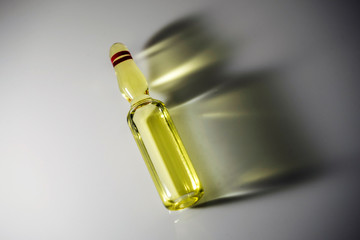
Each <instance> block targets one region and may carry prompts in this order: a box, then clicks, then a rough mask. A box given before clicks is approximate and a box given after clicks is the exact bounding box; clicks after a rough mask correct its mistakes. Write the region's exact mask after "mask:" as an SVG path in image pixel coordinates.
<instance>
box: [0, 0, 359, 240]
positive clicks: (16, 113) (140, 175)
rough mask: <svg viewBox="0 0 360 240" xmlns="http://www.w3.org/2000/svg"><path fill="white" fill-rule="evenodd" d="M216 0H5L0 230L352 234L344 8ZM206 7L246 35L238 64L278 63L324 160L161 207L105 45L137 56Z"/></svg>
mask: <svg viewBox="0 0 360 240" xmlns="http://www.w3.org/2000/svg"><path fill="white" fill-rule="evenodd" d="M215 2H216V1H205V0H199V1H188V0H186V1H160V0H159V1H151V3H150V2H149V1H145V0H139V1H131V2H129V1H127V2H125V1H93V2H88V1H2V2H1V3H0V32H1V39H0V53H1V54H0V239H4V240H8V239H16V240H23V239H24V240H25V239H37V240H39V239H54V240H55V239H77V240H78V239H88V240H90V239H356V237H355V234H359V233H358V232H357V227H356V220H359V219H358V218H359V214H358V213H359V211H358V209H359V208H358V204H357V202H358V201H357V197H358V196H359V187H358V182H359V174H358V172H359V164H358V163H357V157H358V155H357V154H358V152H359V142H360V138H359V136H360V135H359V134H358V133H359V127H358V122H360V121H359V114H358V102H359V101H358V100H359V98H358V96H357V92H358V91H357V89H358V88H357V87H358V83H357V80H358V76H359V74H360V73H359V70H358V52H359V51H358V49H356V47H357V44H358V41H357V40H358V38H359V36H358V35H356V34H355V33H354V32H355V31H354V29H357V26H358V25H357V21H356V20H357V18H354V20H353V22H352V23H353V24H348V23H349V22H351V19H352V16H354V15H353V12H352V11H350V10H351V9H352V8H351V6H347V7H346V6H345V7H344V8H341V7H337V5H336V4H335V5H334V4H329V6H327V5H326V6H327V7H324V6H322V5H320V4H314V5H313V4H311V3H310V2H311V1H309V2H307V1H305V3H302V2H301V3H300V2H297V1H294V3H291V4H290V3H288V4H285V2H282V1H274V2H272V1H239V2H230V1H229V2H228V3H226V4H225V3H224V4H221V5H220V4H215ZM295 3H296V4H295ZM339 6H340V5H339ZM208 9H209V12H210V13H211V14H214V19H215V21H216V22H218V25H219V26H217V27H218V28H219V29H222V30H223V31H224V32H223V34H228V36H231V34H233V37H234V39H235V40H234V41H235V42H236V41H238V40H239V39H238V38H240V36H242V37H243V36H244V38H243V40H244V41H245V42H247V43H248V44H246V45H244V47H243V48H240V50H241V51H240V50H239V51H240V52H241V55H237V56H238V58H237V59H236V61H235V62H234V66H232V68H233V69H234V68H236V69H237V70H238V68H237V66H240V63H241V67H239V69H242V70H251V69H258V68H260V67H262V66H272V65H273V64H278V63H281V64H279V66H286V67H285V70H286V71H284V72H285V73H286V74H288V75H287V76H291V79H293V80H294V81H292V82H291V84H289V86H288V87H289V89H292V93H293V94H294V96H295V99H297V103H298V105H299V106H300V107H299V109H301V113H302V114H300V115H301V116H305V117H304V121H305V123H306V125H307V126H308V129H310V132H312V133H313V135H312V138H313V141H314V142H315V146H316V147H317V148H318V149H320V150H321V152H322V155H323V156H324V159H325V160H324V161H325V164H324V165H325V170H324V171H323V172H322V173H321V174H319V175H317V176H315V177H314V178H313V179H311V180H308V181H301V182H299V183H298V184H296V185H289V186H287V187H285V188H280V189H277V190H276V191H275V190H274V191H271V192H267V193H264V194H257V195H254V196H251V195H250V196H249V197H244V198H241V197H237V198H233V199H232V200H231V201H222V202H217V203H215V204H211V205H210V204H209V205H208V206H204V207H198V208H194V209H188V210H184V211H181V212H174V213H173V212H172V213H170V214H169V212H168V211H167V210H166V209H165V208H164V207H163V206H162V204H161V201H160V199H159V197H158V196H157V193H156V191H155V188H154V186H153V184H152V182H151V178H150V176H149V174H148V172H147V169H146V166H145V164H144V163H143V160H142V159H141V156H140V153H139V151H138V149H137V147H136V144H135V142H134V140H133V138H132V136H131V133H130V131H129V129H128V126H127V123H126V120H125V117H126V114H127V111H128V109H129V105H128V104H127V103H126V102H125V101H124V100H123V99H122V97H121V95H120V92H119V90H118V87H117V83H116V79H115V76H114V72H113V69H112V66H111V63H110V60H109V59H108V50H109V47H110V46H111V44H112V43H113V42H117V41H122V42H124V43H126V44H127V45H128V47H129V48H130V49H131V50H132V52H133V53H134V55H136V53H139V52H140V51H141V48H142V46H143V44H144V42H145V41H146V40H147V39H148V38H150V37H151V36H152V35H153V34H154V32H156V31H157V30H158V29H160V28H161V27H163V26H165V25H166V24H167V23H168V22H171V21H173V20H175V19H177V18H180V17H183V16H185V15H187V14H189V13H192V12H194V11H199V10H205V11H207V10H208ZM214 9H216V10H217V11H214ZM349 9H350V10H349ZM353 11H355V10H353ZM324 12H325V13H326V14H325V13H324ZM296 13H297V14H298V15H296ZM320 13H324V15H322V14H320ZM332 15H333V16H334V20H331V19H332V18H331V17H329V16H332ZM292 16H293V18H291V17H292ZM299 16H300V17H299ZM347 16H350V17H349V18H347ZM296 17H299V19H300V20H301V21H300V20H299V19H298V20H299V21H295V20H294V24H292V21H289V22H290V23H289V22H287V19H288V18H290V19H296ZM341 19H345V20H341ZM349 19H350V20H349ZM340 20H341V21H340ZM342 21H344V22H342ZM295 22H296V24H295ZM226 23H229V24H226ZM342 23H343V24H342ZM311 29H314V30H313V31H312V30H311ZM319 29H322V31H320V32H319ZM300 30H301V31H302V32H301V33H304V34H306V35H303V36H304V37H303V38H302V39H301V38H300V36H301V34H299V35H296V33H298V32H299V31H300ZM235 37H238V38H235ZM299 38H300V40H297V39H299ZM304 42H306V48H303V46H304ZM293 50H294V51H293ZM237 53H238V52H236V54H237ZM310 53H313V54H314V55H312V58H311V59H308V58H307V56H308V54H310ZM294 54H295V55H296V56H304V58H300V57H299V58H295V60H296V61H292V60H294V59H293V58H292V56H294ZM302 54H303V55H302ZM299 62H300V63H301V64H299ZM283 64H284V65H283ZM317 69H321V70H319V71H318V70H317ZM316 79H317V80H318V81H314V80H316ZM339 79H341V81H340V80H339ZM294 89H296V90H294ZM309 89H310V90H309ZM304 92H306V94H307V95H306V96H304V95H303V93H304ZM308 107H311V108H308ZM304 113H305V115H304ZM233 147H234V146H233ZM224 157H226V156H224ZM205 191H206V189H205ZM357 236H358V235H357Z"/></svg>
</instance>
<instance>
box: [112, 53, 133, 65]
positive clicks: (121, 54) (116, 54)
mask: <svg viewBox="0 0 360 240" xmlns="http://www.w3.org/2000/svg"><path fill="white" fill-rule="evenodd" d="M123 55H130V56H131V54H130V53H129V51H121V52H117V53H115V54H114V55H113V56H112V57H111V62H112V63H114V60H115V59H117V58H118V57H121V56H123Z"/></svg>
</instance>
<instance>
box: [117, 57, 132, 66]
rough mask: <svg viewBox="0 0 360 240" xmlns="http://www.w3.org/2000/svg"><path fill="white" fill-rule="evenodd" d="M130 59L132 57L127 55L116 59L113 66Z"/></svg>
mask: <svg viewBox="0 0 360 240" xmlns="http://www.w3.org/2000/svg"><path fill="white" fill-rule="evenodd" d="M129 59H132V57H131V56H125V57H123V58H119V59H118V60H116V61H115V62H113V66H114V67H115V66H116V65H118V64H119V63H121V62H123V61H126V60H129Z"/></svg>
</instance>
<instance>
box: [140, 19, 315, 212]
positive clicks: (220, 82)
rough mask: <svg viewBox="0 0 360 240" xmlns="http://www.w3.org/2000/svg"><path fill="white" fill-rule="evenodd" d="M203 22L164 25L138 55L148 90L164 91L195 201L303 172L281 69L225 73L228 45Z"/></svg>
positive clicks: (235, 195)
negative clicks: (190, 169) (198, 185)
mask: <svg viewBox="0 0 360 240" xmlns="http://www.w3.org/2000/svg"><path fill="white" fill-rule="evenodd" d="M204 22H205V21H203V19H202V17H200V16H197V17H189V18H185V19H182V20H180V21H177V22H175V23H173V24H171V25H169V26H168V27H166V28H164V29H163V30H161V31H160V32H159V33H157V34H156V35H155V36H154V37H153V38H152V39H150V40H149V42H148V43H147V44H146V47H145V50H144V52H143V53H142V54H141V55H142V57H144V58H145V59H146V61H147V63H148V66H149V76H148V78H149V82H150V90H151V91H156V92H158V93H160V94H162V95H164V98H165V99H166V101H165V103H166V104H167V105H168V107H169V111H170V113H171V116H172V118H173V121H174V123H175V125H176V128H177V130H178V132H179V135H180V137H181V139H182V141H183V143H184V145H185V147H186V149H187V152H188V154H189V156H190V158H191V160H192V163H193V165H194V167H195V169H196V171H197V173H198V175H199V178H200V180H201V182H202V184H203V187H204V189H205V194H204V197H203V198H202V199H201V200H200V202H199V205H200V206H211V205H213V204H219V203H225V202H226V201H222V200H217V199H225V198H226V199H241V198H240V197H239V196H242V197H243V196H246V195H253V194H257V193H259V192H262V191H269V190H271V189H273V186H275V185H276V186H281V185H282V184H281V183H285V182H291V181H288V179H289V178H291V176H298V177H297V178H298V179H305V178H307V176H308V174H307V173H308V172H309V171H310V170H309V171H308V170H307V169H314V168H313V166H314V165H316V161H315V158H314V153H313V152H312V151H311V150H310V149H311V147H310V146H308V145H309V144H308V142H307V141H306V140H305V139H306V136H303V134H302V130H301V128H299V127H298V126H297V121H296V113H294V112H293V111H292V110H291V106H290V105H288V104H287V103H288V102H289V101H287V99H286V94H284V92H283V91H284V88H283V87H282V85H281V80H282V78H283V76H281V74H278V73H277V71H276V69H264V70H263V71H256V72H248V73H241V74H228V73H227V72H226V71H225V69H226V64H227V62H229V61H230V60H231V52H232V51H231V47H229V45H228V44H225V42H224V40H222V39H220V38H219V37H217V35H216V32H212V31H210V30H209V29H208V28H207V27H206V24H204ZM312 173H313V172H312ZM299 176H302V177H299ZM275 179H276V181H275ZM210 203H211V204H210Z"/></svg>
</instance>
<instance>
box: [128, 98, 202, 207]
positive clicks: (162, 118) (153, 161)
mask: <svg viewBox="0 0 360 240" xmlns="http://www.w3.org/2000/svg"><path fill="white" fill-rule="evenodd" d="M128 124H129V127H130V129H131V131H132V133H133V135H134V138H135V140H136V143H137V145H138V147H139V149H140V151H141V154H142V156H143V158H144V160H145V163H146V165H147V167H148V169H149V172H150V174H151V177H152V179H153V181H154V183H155V186H156V188H157V190H158V192H159V195H160V197H161V199H162V201H163V203H164V205H165V207H166V208H168V209H169V210H179V209H183V208H186V207H190V206H192V205H194V204H195V203H196V202H197V201H198V200H199V199H200V198H201V196H202V195H203V189H202V187H201V185H200V181H199V179H198V177H197V174H196V172H195V170H194V168H193V166H192V164H191V161H190V159H189V157H188V155H187V153H186V150H185V148H184V146H183V144H182V142H181V139H180V138H179V135H178V133H177V131H176V129H175V127H174V124H173V122H172V120H171V118H170V115H169V113H168V111H167V109H166V107H165V105H164V104H163V103H162V102H161V101H159V100H155V99H152V98H146V99H143V100H140V101H139V102H137V103H135V104H134V105H133V106H132V108H131V109H130V111H129V114H128Z"/></svg>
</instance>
